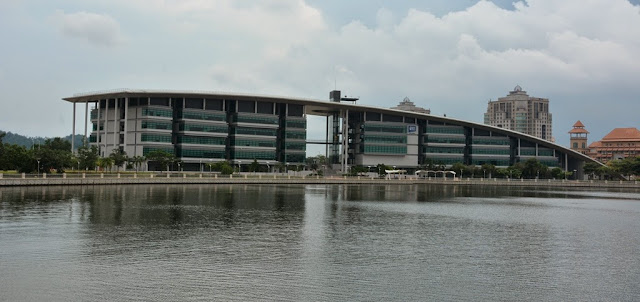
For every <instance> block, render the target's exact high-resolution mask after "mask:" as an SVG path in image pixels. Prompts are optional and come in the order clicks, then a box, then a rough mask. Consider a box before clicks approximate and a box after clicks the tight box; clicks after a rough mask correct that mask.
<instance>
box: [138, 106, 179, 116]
mask: <svg viewBox="0 0 640 302" xmlns="http://www.w3.org/2000/svg"><path fill="white" fill-rule="evenodd" d="M141 114H142V116H160V117H173V111H171V110H165V109H155V108H143V109H142V113H141Z"/></svg>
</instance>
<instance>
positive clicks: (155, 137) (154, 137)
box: [140, 133, 171, 143]
mask: <svg viewBox="0 0 640 302" xmlns="http://www.w3.org/2000/svg"><path fill="white" fill-rule="evenodd" d="M140 140H141V141H143V142H156V143H171V135H170V134H169V135H166V134H155V133H142V135H141V137H140Z"/></svg>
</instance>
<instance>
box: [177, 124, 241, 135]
mask: <svg viewBox="0 0 640 302" xmlns="http://www.w3.org/2000/svg"><path fill="white" fill-rule="evenodd" d="M179 129H180V131H195V132H211V133H228V132H229V128H228V127H227V126H226V125H201V124H190V123H181V124H180V126H179Z"/></svg>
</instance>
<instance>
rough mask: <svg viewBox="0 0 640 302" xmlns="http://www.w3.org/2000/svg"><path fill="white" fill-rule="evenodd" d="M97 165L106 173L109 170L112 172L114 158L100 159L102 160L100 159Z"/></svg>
mask: <svg viewBox="0 0 640 302" xmlns="http://www.w3.org/2000/svg"><path fill="white" fill-rule="evenodd" d="M96 163H97V164H98V166H99V167H100V169H101V170H102V171H106V170H107V169H109V170H110V169H111V167H112V166H113V158H111V157H100V158H98V160H97V161H96Z"/></svg>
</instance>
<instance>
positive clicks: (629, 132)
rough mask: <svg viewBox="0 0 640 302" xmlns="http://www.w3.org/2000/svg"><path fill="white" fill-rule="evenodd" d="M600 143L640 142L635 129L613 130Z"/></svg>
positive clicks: (639, 135) (638, 133)
mask: <svg viewBox="0 0 640 302" xmlns="http://www.w3.org/2000/svg"><path fill="white" fill-rule="evenodd" d="M602 141H640V130H638V129H637V128H633V127H632V128H615V129H613V130H611V132H609V134H607V135H605V136H604V137H603V138H602Z"/></svg>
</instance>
